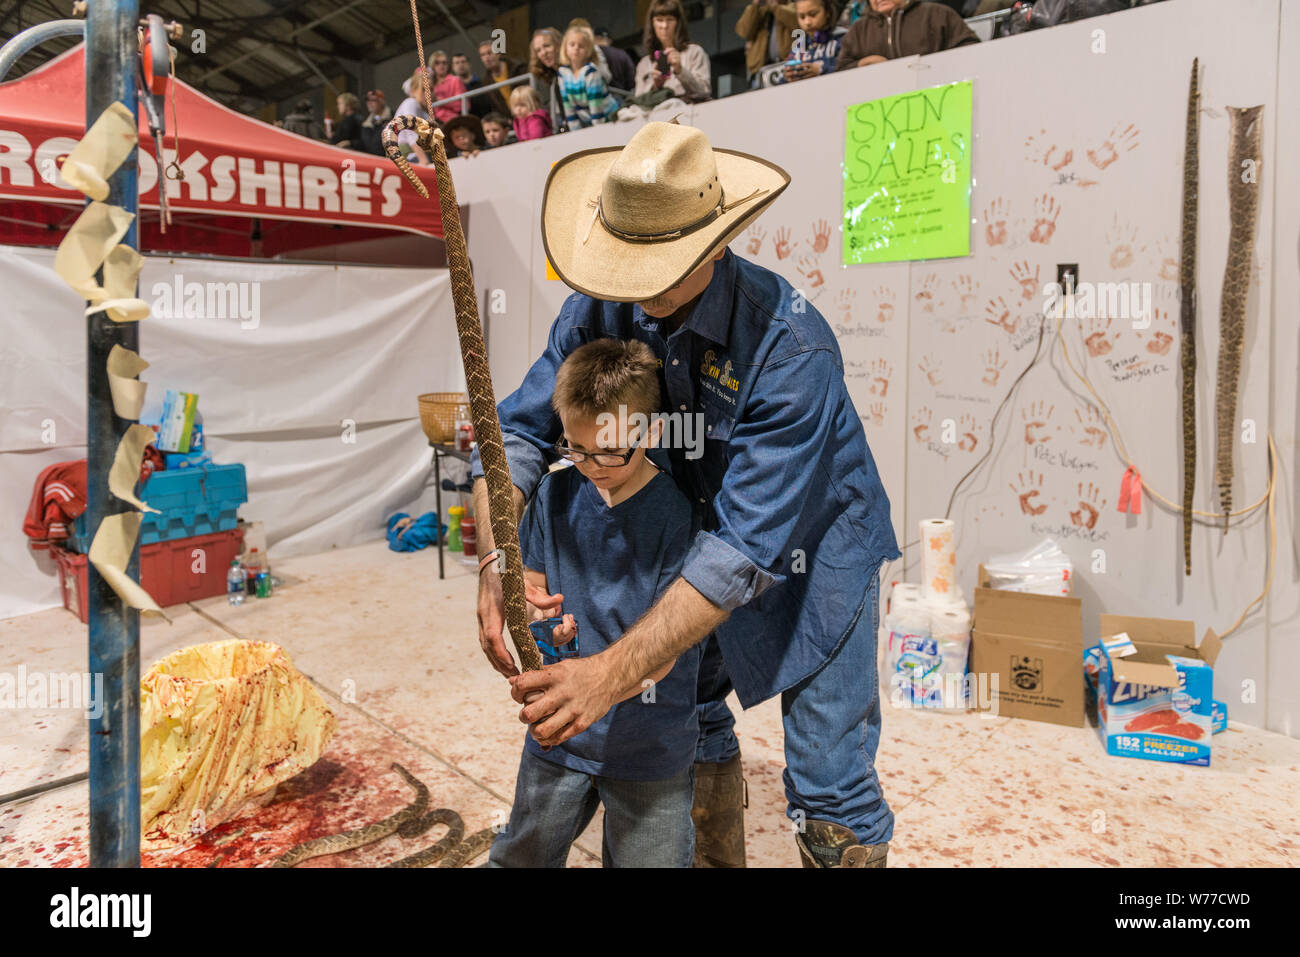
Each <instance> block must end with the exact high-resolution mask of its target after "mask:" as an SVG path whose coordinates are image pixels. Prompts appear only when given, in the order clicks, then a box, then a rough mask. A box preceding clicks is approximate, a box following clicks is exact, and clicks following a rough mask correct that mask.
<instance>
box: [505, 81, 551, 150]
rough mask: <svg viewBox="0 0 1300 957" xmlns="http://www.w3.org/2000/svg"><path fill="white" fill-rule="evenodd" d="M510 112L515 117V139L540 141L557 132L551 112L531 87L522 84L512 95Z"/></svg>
mask: <svg viewBox="0 0 1300 957" xmlns="http://www.w3.org/2000/svg"><path fill="white" fill-rule="evenodd" d="M510 112H511V114H513V116H514V120H513V124H514V128H515V139H516V140H518V141H519V142H520V143H522V142H524V140H539V139H541V138H542V137H543V136H550V135H551V134H552V133H554V132H555V127H554V126H552V125H551V111H550V110H548V109H546V107H544V106H542V98H541V97H540V96H538V95H537V91H536V90H534V89H533V88H532V87H531V86H524V85H523V84H522V83H521V84H520V85H519V86H517V87H515V89H514V92H512V93H511V94H510Z"/></svg>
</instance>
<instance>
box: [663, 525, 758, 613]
mask: <svg viewBox="0 0 1300 957" xmlns="http://www.w3.org/2000/svg"><path fill="white" fill-rule="evenodd" d="M682 578H684V579H686V580H687V581H688V582H690V583H691V585H692V586H693V587H694V588H695V590H696V591H697V592H699V593H700V594H701V595H703V596H704V597H705V598H707V599H708V600H709V601H711V602H713V604H715V605H717V606H718V607H719V608H722V609H725V610H726V611H734V610H735V609H737V608H739V607H740V606H741V605H747V604H749V603H750V602H751V601H753V600H754V599H755V598H757V597H758V596H759V595H761V594H762V593H763V592H765V591H767V589H769V588H771V587H772V586H773V585H775V584H777V582H779V581H781V580H782V576H779V575H772V574H770V573H768V572H766V571H764V570H763V569H761V568H759V567H758V566H757V565H755V564H754V563H753V562H752V561H750V560H749V559H748V558H746V557H745V556H744V555H742V554H741V553H740V552H738V551H736V549H734V548H732V547H731V546H730V545H728V544H727V543H726V542H724V541H723V540H722V539H720V538H718V536H716V535H714V534H713V533H712V532H703V531H701V532H697V533H696V535H695V538H694V539H693V540H692V541H691V550H690V551H689V552H687V554H686V561H685V563H684V564H683V565H682Z"/></svg>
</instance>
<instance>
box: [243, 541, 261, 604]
mask: <svg viewBox="0 0 1300 957" xmlns="http://www.w3.org/2000/svg"><path fill="white" fill-rule="evenodd" d="M261 572H262V556H261V555H259V554H258V551H257V549H256V548H254V549H253V550H252V551H250V552H249V553H248V562H247V564H245V565H244V574H245V588H246V590H247V592H248V596H249V597H250V598H254V597H256V596H257V576H258V575H260V574H261Z"/></svg>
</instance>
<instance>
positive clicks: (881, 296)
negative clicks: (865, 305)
mask: <svg viewBox="0 0 1300 957" xmlns="http://www.w3.org/2000/svg"><path fill="white" fill-rule="evenodd" d="M872 295H873V296H875V297H876V322H880V323H885V322H888V321H889V320H890V319H893V318H894V290H892V289H886V288H885V287H884V286H877V287H876V288H875V289H874V290H873V291H872Z"/></svg>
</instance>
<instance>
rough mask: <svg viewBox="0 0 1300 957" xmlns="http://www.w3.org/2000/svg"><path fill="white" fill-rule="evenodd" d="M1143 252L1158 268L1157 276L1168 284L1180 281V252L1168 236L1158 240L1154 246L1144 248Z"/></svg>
mask: <svg viewBox="0 0 1300 957" xmlns="http://www.w3.org/2000/svg"><path fill="white" fill-rule="evenodd" d="M1142 252H1143V253H1144V254H1145V255H1147V256H1148V257H1150V259H1151V264H1152V265H1153V266H1154V267H1155V268H1156V275H1157V276H1159V277H1160V278H1161V279H1163V280H1165V281H1166V282H1177V281H1178V256H1179V250H1178V249H1177V248H1176V247H1175V245H1174V243H1173V241H1172V240H1171V239H1170V238H1169V237H1168V236H1165V237H1163V238H1161V239H1157V240H1156V241H1155V243H1153V244H1149V245H1146V246H1143V247H1142Z"/></svg>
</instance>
